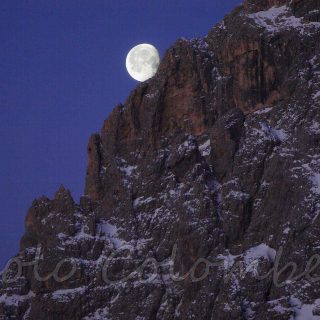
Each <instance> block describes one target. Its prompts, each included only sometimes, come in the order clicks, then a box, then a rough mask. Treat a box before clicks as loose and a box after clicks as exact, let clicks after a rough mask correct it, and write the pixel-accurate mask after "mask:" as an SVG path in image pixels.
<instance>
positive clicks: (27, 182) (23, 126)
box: [0, 0, 241, 269]
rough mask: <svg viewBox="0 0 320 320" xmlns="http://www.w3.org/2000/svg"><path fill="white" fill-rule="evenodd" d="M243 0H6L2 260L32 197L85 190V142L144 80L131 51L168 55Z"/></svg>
mask: <svg viewBox="0 0 320 320" xmlns="http://www.w3.org/2000/svg"><path fill="white" fill-rule="evenodd" d="M240 2H241V0H227V1H221V0H193V1H190V0H174V1H173V0H112V1H111V0H99V1H98V0H68V1H55V0H46V1H43V0H29V1H27V0H1V1H0V110H1V113H0V139H1V141H0V142H1V151H0V204H1V207H0V210H1V211H0V268H1V269H2V267H3V266H4V265H5V264H6V262H7V261H8V260H9V258H10V257H12V256H13V255H15V254H16V253H17V252H18V248H19V240H20V238H21V236H22V234H23V231H24V218H25V215H26V212H27V210H28V208H29V206H30V205H31V203H32V200H33V199H34V198H37V197H39V196H41V195H43V194H45V195H47V196H49V197H50V198H51V197H52V196H53V195H54V193H55V191H56V190H57V189H58V187H59V186H60V184H64V185H65V186H66V187H67V188H68V189H70V190H71V192H72V195H73V196H74V198H75V199H76V200H78V199H79V196H80V195H81V194H82V193H83V188H84V177H85V167H86V145H87V141H88V138H89V135H90V134H91V133H93V132H97V131H99V130H100V127H101V126H102V123H103V120H104V119H105V118H106V117H107V116H108V114H109V113H110V111H111V110H112V108H113V107H114V106H115V105H116V104H117V103H119V102H124V100H125V99H126V97H127V96H128V95H129V93H130V91H131V90H132V89H134V87H135V86H136V85H137V82H135V81H134V80H133V79H132V78H130V76H129V75H128V74H127V71H126V69H125V58H126V54H127V53H128V51H129V50H130V49H131V47H133V46H134V45H136V44H139V43H151V44H153V45H154V46H156V47H157V48H158V50H159V51H160V54H161V57H162V56H163V54H164V52H165V50H166V49H168V47H169V46H170V45H172V44H173V43H174V41H175V40H176V39H178V38H179V37H185V38H194V37H200V36H204V35H206V33H207V32H208V31H209V29H210V28H211V27H212V26H213V25H214V24H215V23H216V22H218V21H219V20H221V19H222V18H223V16H224V15H225V14H226V13H228V12H229V11H230V10H231V9H232V8H234V7H235V6H236V5H237V4H239V3H240Z"/></svg>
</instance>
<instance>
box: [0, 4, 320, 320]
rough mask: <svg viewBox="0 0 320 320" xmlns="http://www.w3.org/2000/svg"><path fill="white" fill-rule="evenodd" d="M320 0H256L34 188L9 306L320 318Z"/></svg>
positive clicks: (170, 59)
mask: <svg viewBox="0 0 320 320" xmlns="http://www.w3.org/2000/svg"><path fill="white" fill-rule="evenodd" d="M319 39H320V1H319V0H300V1H299V0H292V1H284V0H263V1H253V0H245V1H244V3H243V5H241V6H239V7H237V8H236V9H235V10H234V11H233V12H232V13H230V14H229V15H227V16H226V17H225V19H224V20H223V21H222V22H221V23H219V24H217V25H216V26H215V27H214V28H213V29H212V30H210V31H209V33H208V35H207V36H206V37H205V38H203V39H192V40H185V39H179V40H178V41H176V43H175V44H174V45H173V46H172V47H171V48H169V50H168V51H167V53H166V54H165V57H164V58H163V60H162V61H161V64H160V67H159V70H158V72H157V74H156V76H155V77H153V78H152V79H150V80H148V81H146V82H143V83H141V84H139V85H138V86H137V88H136V89H135V90H134V91H133V92H132V93H131V94H130V96H129V97H128V99H127V100H126V102H125V103H124V104H121V105H118V106H116V107H115V108H114V110H113V112H112V113H111V114H110V116H109V117H108V119H107V120H106V121H105V122H104V124H103V126H102V129H101V131H100V133H96V134H94V135H92V136H91V137H90V140H89V143H88V149H87V151H88V164H87V172H86V180H85V195H84V196H83V197H81V199H80V203H79V204H77V203H75V201H74V200H73V199H72V196H71V193H70V192H69V191H68V190H66V189H65V188H64V187H63V186H61V187H60V189H59V190H58V191H57V193H56V195H55V197H54V199H48V198H46V197H42V198H39V199H37V200H34V202H33V203H32V206H31V208H30V209H29V211H28V213H27V216H26V221H25V226H26V230H25V234H24V235H23V237H22V239H21V244H20V252H19V254H18V255H17V256H16V257H15V258H14V259H13V260H11V261H10V263H9V264H8V268H7V269H6V270H5V271H4V272H3V273H2V275H1V281H0V319H34V320H38V319H57V320H58V319H59V320H64V319H65V320H72V319H74V320H75V319H87V320H89V319H112V320H117V319H119V320H120V319H121V320H123V319H125V320H131V319H132V320H134V319H135V320H142V319H145V320H147V319H159V320H160V319H161V320H163V319H212V320H213V319H214V320H223V319H228V320H231V319H235V320H238V319H239V320H240V319H259V320H262V319H279V320H286V319H320V299H319V298H320V286H319V283H318V282H317V281H320V280H319V274H320V270H319V269H320V268H319V264H320V238H319V232H320V41H319Z"/></svg>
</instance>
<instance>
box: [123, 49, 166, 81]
mask: <svg viewBox="0 0 320 320" xmlns="http://www.w3.org/2000/svg"><path fill="white" fill-rule="evenodd" d="M159 64H160V56H159V52H158V50H157V49H156V48H155V47H154V46H153V45H151V44H146V43H143V44H139V45H137V46H135V47H133V48H132V49H131V50H130V51H129V53H128V55H127V59H126V67H127V70H128V73H129V74H130V76H131V77H132V78H133V79H135V80H137V81H141V82H142V81H146V80H148V79H150V78H152V77H153V76H154V75H155V74H156V72H157V70H158V67H159Z"/></svg>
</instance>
